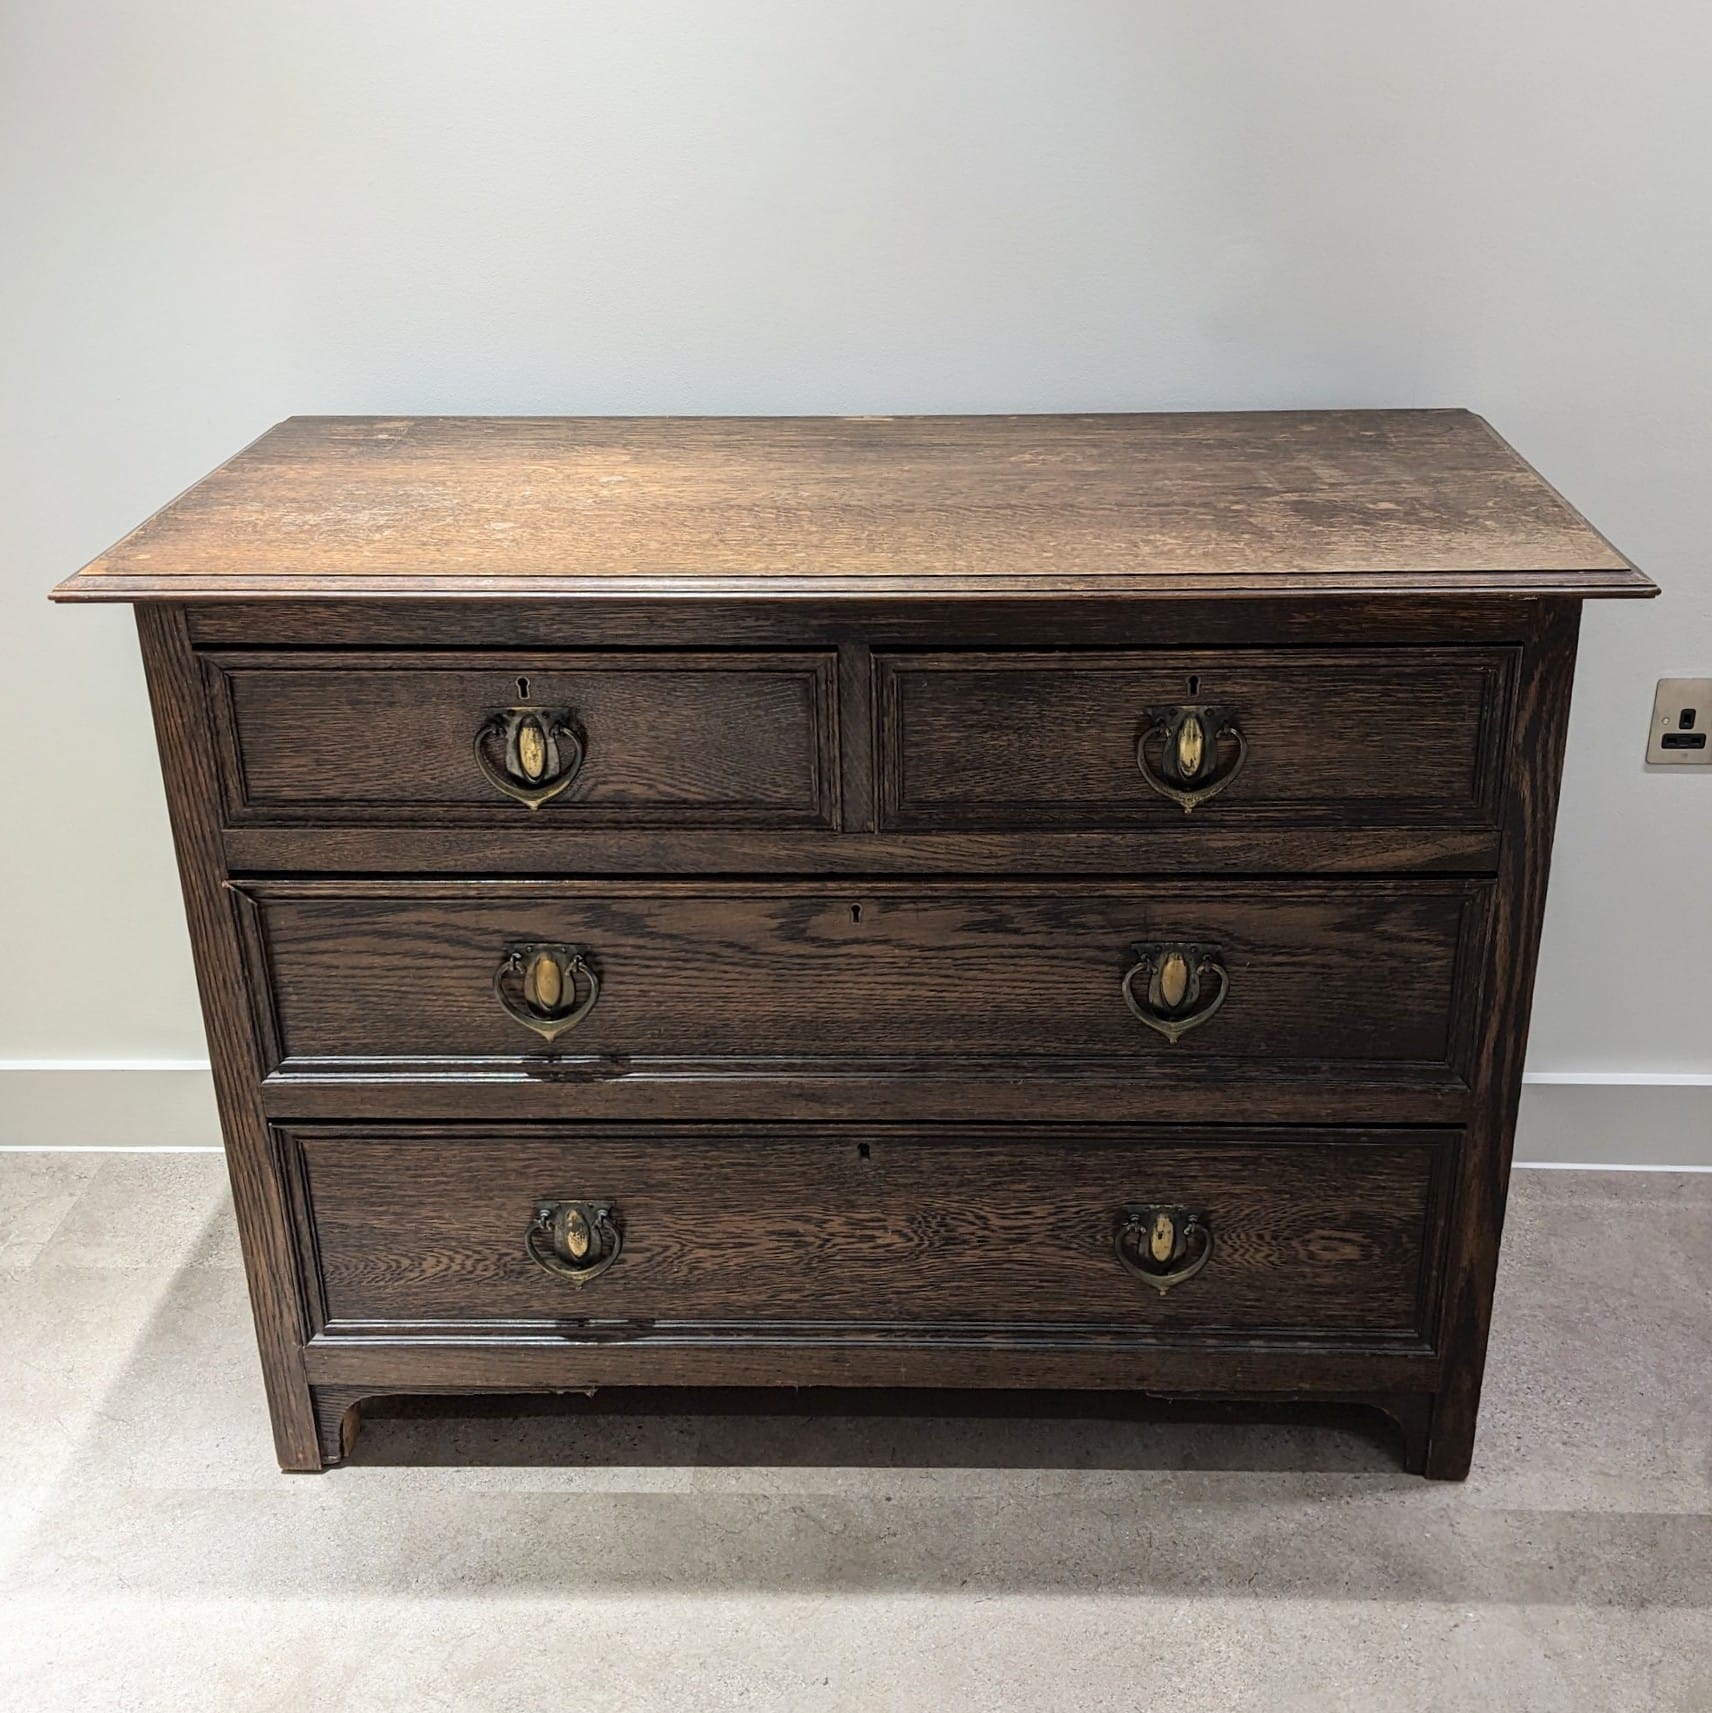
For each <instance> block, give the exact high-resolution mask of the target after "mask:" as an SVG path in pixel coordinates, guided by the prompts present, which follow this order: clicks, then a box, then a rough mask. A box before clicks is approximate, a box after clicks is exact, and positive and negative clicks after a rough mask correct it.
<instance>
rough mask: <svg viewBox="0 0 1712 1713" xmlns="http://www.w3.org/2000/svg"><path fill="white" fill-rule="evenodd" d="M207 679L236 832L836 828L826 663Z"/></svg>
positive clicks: (664, 659)
mask: <svg viewBox="0 0 1712 1713" xmlns="http://www.w3.org/2000/svg"><path fill="white" fill-rule="evenodd" d="M202 660H203V670H204V672H205V674H206V675H207V682H208V688H209V696H210V702H211V704H212V707H213V711H214V716H215V718H214V730H215V735H216V739H217V744H218V752H219V759H220V772H221V781H222V787H223V795H224V801H225V811H226V817H227V819H228V821H230V822H232V823H233V824H236V825H264V826H265V825H291V824H294V823H305V822H333V823H349V822H361V821H368V822H380V823H394V824H400V825H406V824H416V825H428V826H436V827H438V826H445V825H448V824H463V825H471V824H479V825H496V826H540V825H543V824H546V825H556V826H559V827H562V828H570V829H577V828H616V829H623V828H646V827H728V828H729V827H769V828H791V827H799V828H801V827H821V828H826V827H830V826H832V825H833V823H834V821H835V820H836V803H837V797H836V776H837V766H836V761H835V755H836V738H835V735H834V725H835V715H834V706H833V702H834V692H833V678H834V660H835V657H834V655H833V654H832V652H831V651H830V650H819V651H814V650H775V651H771V652H765V653H737V652H727V653H720V654H692V653H688V652H678V653H649V652H643V651H635V652H630V653H623V652H588V653H576V652H516V653H475V652H469V653H456V654H426V653H414V652H404V651H397V652H389V653H385V654H365V653H361V652H358V651H354V650H352V651H333V652H327V653H319V652H311V651H303V652H286V653H270V652H267V651H264V650H242V651H232V652H224V653H210V654H206V655H204V656H203V657H202Z"/></svg>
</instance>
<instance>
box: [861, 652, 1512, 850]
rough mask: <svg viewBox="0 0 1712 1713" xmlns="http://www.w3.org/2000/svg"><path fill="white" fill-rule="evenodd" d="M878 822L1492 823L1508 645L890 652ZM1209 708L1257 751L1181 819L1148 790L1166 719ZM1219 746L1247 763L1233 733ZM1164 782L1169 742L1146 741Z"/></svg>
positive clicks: (1091, 825)
mask: <svg viewBox="0 0 1712 1713" xmlns="http://www.w3.org/2000/svg"><path fill="white" fill-rule="evenodd" d="M876 664H877V668H878V680H879V701H880V764H879V773H880V824H881V825H882V826H883V827H886V828H888V829H892V830H899V831H904V830H907V831H916V830H920V829H927V830H930V831H937V830H945V829H954V828H987V829H994V828H997V829H1007V830H1013V829H1027V830H1036V829H1042V830H1044V829H1066V830H1068V829H1097V828H1105V827H1119V826H1137V827H1146V828H1148V829H1149V830H1150V832H1157V833H1159V834H1162V835H1166V836H1167V837H1169V836H1174V835H1178V834H1185V835H1187V834H1189V833H1190V832H1191V829H1194V830H1195V831H1196V832H1198V831H1199V830H1200V828H1201V827H1203V826H1205V825H1207V824H1212V825H1215V826H1220V827H1223V826H1240V827H1243V828H1249V827H1259V826H1265V825H1267V824H1273V825H1282V826H1288V827H1295V828H1301V827H1308V826H1315V825H1325V824H1331V825H1334V826H1336V827H1337V828H1338V830H1339V832H1340V834H1341V833H1342V832H1344V831H1346V830H1354V829H1357V828H1360V827H1363V826H1364V825H1371V824H1373V823H1379V824H1381V825H1385V824H1398V823H1401V824H1404V825H1409V824H1414V825H1428V826H1441V827H1455V826H1458V825H1464V826H1470V825H1473V826H1489V825H1491V823H1492V821H1493V819H1494V817H1495V812H1496V802H1497V797H1498V791H1499V785H1500V780H1499V777H1498V767H1497V765H1496V763H1497V760H1498V754H1499V750H1498V740H1499V738H1500V736H1501V735H1502V732H1503V726H1504V713H1505V709H1506V704H1507V702H1508V700H1509V684H1510V676H1511V669H1512V666H1513V658H1512V651H1509V650H1503V651H1500V650H1491V649H1488V650H1477V649H1424V648H1423V649H1412V650H1410V651H1408V652H1407V653H1405V654H1398V653H1396V652H1385V651H1381V650H1372V651H1366V652H1363V651H1357V650H1343V651H1340V652H1338V653H1319V652H1308V651H1298V650H1287V649H1273V650H1252V651H1244V652H1242V653H1232V652H1222V653H1221V652H1203V651H1198V650H1174V651H1172V652H1170V653H1126V654H1110V653H1083V652H1072V653H1066V652H1062V651H1060V652H1055V653H1050V654H1043V653H1037V652H1033V651H1027V650H1021V651H1015V652H1010V653H1002V654H992V653H975V654H966V653H964V654H939V653H926V654H903V655H897V654H884V655H881V656H879V657H878V658H877V662H876ZM1180 705H1210V706H1213V707H1216V708H1217V709H1218V710H1219V713H1220V716H1221V718H1223V719H1225V720H1228V721H1230V722H1232V723H1233V724H1234V725H1235V726H1236V727H1237V728H1238V730H1239V731H1240V732H1241V734H1242V737H1243V739H1244V740H1245V741H1246V743H1247V746H1248V747H1247V751H1246V755H1245V756H1244V757H1243V759H1242V762H1241V765H1240V768H1239V770H1238V771H1236V772H1235V773H1234V775H1233V776H1232V778H1231V782H1230V784H1229V786H1228V787H1226V788H1225V789H1223V790H1221V791H1220V793H1219V794H1218V796H1216V797H1214V798H1211V799H1209V800H1208V801H1207V802H1205V803H1203V804H1200V805H1197V806H1196V808H1195V809H1194V810H1193V811H1192V812H1191V813H1189V814H1185V813H1184V810H1183V808H1182V807H1181V805H1179V804H1178V803H1175V802H1173V801H1172V800H1170V799H1169V798H1166V797H1163V796H1161V795H1159V794H1158V793H1157V792H1156V791H1154V790H1153V789H1151V788H1150V787H1149V786H1148V784H1147V783H1146V781H1145V780H1144V778H1143V777H1142V774H1141V771H1140V768H1139V766H1138V764H1137V749H1136V746H1137V744H1138V742H1139V741H1141V740H1142V739H1143V738H1144V736H1145V735H1146V734H1147V733H1148V731H1149V729H1150V727H1152V725H1153V724H1154V723H1155V719H1156V717H1157V714H1158V712H1159V711H1161V710H1166V709H1170V708H1172V707H1176V706H1180ZM1218 748H1219V749H1220V751H1221V752H1222V756H1223V760H1224V764H1225V765H1226V766H1227V767H1229V766H1232V765H1234V764H1235V763H1236V758H1237V754H1238V751H1237V748H1236V744H1235V742H1234V740H1232V739H1226V740H1224V742H1222V743H1221V744H1220V745H1219V746H1218ZM1144 754H1145V756H1146V759H1147V761H1148V765H1149V766H1150V767H1152V768H1153V769H1154V770H1155V774H1156V776H1157V775H1159V773H1160V769H1161V768H1162V766H1163V746H1162V745H1161V744H1160V743H1159V742H1157V741H1155V742H1152V743H1149V744H1147V745H1146V746H1145V748H1144Z"/></svg>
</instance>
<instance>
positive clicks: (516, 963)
mask: <svg viewBox="0 0 1712 1713" xmlns="http://www.w3.org/2000/svg"><path fill="white" fill-rule="evenodd" d="M493 993H494V998H496V999H497V1000H498V1001H499V1003H500V1004H501V1005H502V1006H503V1007H504V1009H505V1014H506V1016H508V1017H511V1018H514V1019H515V1020H516V1021H517V1022H519V1023H521V1024H522V1025H523V1027H524V1028H525V1029H532V1030H534V1032H535V1033H536V1034H537V1035H539V1036H540V1037H541V1039H542V1040H543V1041H553V1040H557V1039H558V1037H559V1036H561V1035H563V1034H564V1033H565V1031H566V1030H567V1029H574V1028H576V1026H577V1025H578V1024H579V1023H580V1022H582V1020H583V1019H584V1018H585V1017H587V1016H588V1014H589V1013H590V1012H591V1011H593V1010H594V1005H595V1001H596V1000H597V999H599V998H600V977H599V976H597V975H596V974H595V973H594V971H593V970H592V969H591V968H590V967H589V965H588V960H587V959H586V958H585V957H584V956H583V949H582V947H581V946H559V945H552V944H546V943H536V942H532V943H530V944H527V945H519V946H508V947H507V948H506V951H505V955H504V957H502V958H501V959H500V960H499V968H498V969H496V970H495V971H494V972H493ZM579 995H580V997H579Z"/></svg>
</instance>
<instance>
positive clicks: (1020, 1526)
mask: <svg viewBox="0 0 1712 1713" xmlns="http://www.w3.org/2000/svg"><path fill="white" fill-rule="evenodd" d="M0 1448H3V1450H0V1456H3V1459H4V1461H3V1465H0V1705H3V1706H4V1707H5V1708H7V1709H8V1710H11V1709H16V1710H18V1713H35V1710H36V1709H59V1708H67V1709H69V1708H77V1709H82V1710H86V1713H87V1710H95V1709H107V1708H114V1709H119V1708H141V1709H150V1710H153V1709H173V1710H175V1713H176V1710H192V1709H203V1708H206V1709H211V1710H220V1713H230V1710H235V1709H251V1708H281V1709H287V1708H289V1709H294V1710H295V1709H299V1708H302V1707H305V1706H310V1705H313V1706H316V1707H319V1708H345V1707H352V1708H356V1707H361V1708H374V1709H385V1708H394V1707H397V1708H410V1709H413V1710H418V1713H420V1710H425V1709H441V1708H444V1709H457V1710H459V1713H465V1710H480V1709H487V1708H495V1709H500V1708H503V1709H505V1710H506V1713H515V1710H516V1709H517V1708H519V1707H536V1706H546V1705H551V1706H565V1707H568V1708H582V1707H590V1708H601V1709H612V1710H625V1709H649V1710H675V1709H680V1708H682V1709H717V1708H725V1707H742V1708H746V1709H773V1708H779V1709H792V1710H795V1709H844V1708H857V1707H864V1708H878V1709H887V1710H890V1709H915V1708H932V1709H935V1710H938V1713H949V1710H957V1709H962V1708H980V1709H983V1710H985V1709H992V1708H1012V1707H1015V1708H1027V1709H1031V1710H1032V1709H1036V1708H1039V1707H1043V1706H1053V1707H1062V1708H1067V1709H1076V1710H1078V1713H1080V1710H1084V1709H1086V1710H1096V1709H1124V1710H1126V1713H1128V1710H1132V1709H1144V1708H1155V1707H1158V1708H1166V1707H1170V1708H1183V1709H1189V1710H1193V1709H1197V1708H1207V1709H1216V1710H1217V1713H1236V1710H1245V1709H1250V1708H1254V1709H1261V1708H1265V1709H1269V1710H1278V1713H1289V1710H1292V1709H1298V1708H1302V1709H1306V1708H1313V1709H1316V1710H1319V1713H1324V1710H1330V1709H1345V1708H1347V1709H1351V1710H1360V1713H1384V1710H1389V1709H1417V1708H1419V1709H1428V1708H1431V1709H1434V1710H1435V1713H1438V1710H1440V1709H1443V1708H1447V1707H1454V1708H1479V1709H1482V1710H1483V1713H1486V1710H1493V1709H1499V1710H1502V1709H1519V1710H1525V1713H1554V1710H1557V1709H1564V1710H1574V1713H1617V1710H1623V1709H1672V1710H1677V1709H1681V1710H1689V1709H1694V1710H1697V1713H1698V1710H1708V1709H1712V1176H1700V1177H1688V1176H1683V1177H1664V1176H1651V1175H1627V1174H1581V1173H1575V1174H1572V1173H1541V1172H1530V1173H1523V1174H1520V1175H1519V1176H1518V1179H1517V1190H1516V1200H1515V1203H1514V1213H1513V1216H1512V1223H1511V1230H1510V1234H1509V1237H1508V1239H1507V1248H1506V1256H1505V1264H1504V1273H1503V1278H1502V1280H1501V1284H1500V1298H1499V1315H1498V1322H1497V1328H1496V1333H1495V1338H1494V1348H1493V1352H1492V1362H1491V1369H1490V1373H1489V1378H1488V1399H1487V1407H1486V1413H1485V1418H1484V1426H1483V1430H1482V1435H1481V1442H1480V1447H1479V1451H1478V1454H1477V1459H1476V1466H1475V1473H1474V1476H1473V1478H1472V1479H1471V1480H1470V1481H1469V1482H1468V1483H1467V1484H1466V1485H1463V1486H1443V1485H1437V1484H1432V1483H1428V1482H1424V1481H1420V1480H1416V1479H1413V1478H1411V1477H1408V1476H1405V1475H1402V1474H1400V1473H1399V1472H1398V1471H1397V1469H1396V1466H1395V1462H1394V1460H1393V1457H1392V1454H1391V1451H1390V1448H1389V1445H1388V1443H1387V1441H1386V1440H1385V1438H1384V1436H1383V1434H1382V1433H1380V1432H1378V1431H1371V1432H1370V1431H1368V1430H1367V1429H1366V1428H1365V1427H1364V1426H1363V1425H1362V1424H1361V1423H1360V1422H1357V1421H1351V1422H1344V1423H1335V1422H1333V1423H1326V1422H1317V1423H1315V1424H1314V1425H1303V1424H1301V1423H1296V1424H1294V1425H1291V1424H1283V1425H1280V1424H1276V1423H1275V1424H1272V1425H1267V1424H1265V1423H1257V1422H1250V1423H1237V1424H1224V1425H1207V1424H1204V1423H1201V1424H1196V1423H1184V1422H1172V1423H1168V1424H1157V1423H1156V1424H1144V1423H1135V1422H1121V1421H1074V1420H1056V1421H1003V1420H986V1421H982V1420H967V1419H963V1420H956V1419H953V1420H932V1419H912V1418H898V1417H870V1418H861V1419H855V1418H824V1419H816V1418H811V1417H792V1416H784V1417H761V1418H755V1417H746V1416H739V1415H733V1414H724V1415H711V1416H691V1415H681V1414H680V1415H659V1414H652V1415H624V1414H596V1415H583V1416H574V1415H566V1414H563V1413H539V1414H534V1415H528V1416H525V1417H523V1418H522V1419H520V1420H511V1421H507V1420H504V1419H499V1418H494V1417H491V1416H483V1415H480V1414H478V1413H475V1412H473V1411H470V1412H466V1413H464V1414H462V1415H448V1416H440V1417H422V1416H412V1415H407V1414H403V1413H399V1414H397V1415H395V1416H392V1417H386V1416H382V1417H380V1418H379V1419H371V1421H370V1423H369V1425H368V1426H367V1427H366V1428H365V1431H364V1436H363V1438H362V1440H361V1441H360V1442H359V1447H358V1458H357V1460H356V1462H355V1463H354V1464H353V1465H352V1466H351V1467H348V1468H346V1469H342V1470H339V1471H336V1472H334V1473H332V1474H329V1475H325V1476H321V1477H306V1476H296V1477H285V1476H280V1475H278V1474H276V1473H274V1466H273V1461H272V1454H271V1447H270V1445H269V1442H268V1438H267V1433H266V1429H265V1426H264V1416H263V1411H262V1406H261V1396H260V1384H259V1379H258V1376H257V1372H256V1362H255V1356H254V1350H253V1346H252V1343H251V1339H250V1332H249V1325H248V1320H247V1315H246V1308H245V1303H244V1294H243V1282H242V1278H241V1275H240V1274H239V1272H238V1270H237V1254H236V1248H235V1244H234V1242H233V1238H232V1233H231V1219H230V1212H229V1208H228V1204H227V1200H226V1196H225V1191H224V1183H223V1176H222V1168H221V1164H220V1162H219V1160H218V1158H217V1157H215V1156H210V1155H158V1154H157V1155H141V1154H139V1155H123V1154H109V1155H95V1154H59V1155H28V1154H10V1155H0Z"/></svg>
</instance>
